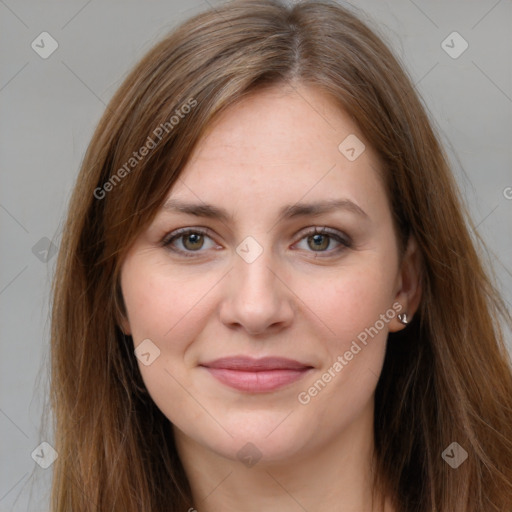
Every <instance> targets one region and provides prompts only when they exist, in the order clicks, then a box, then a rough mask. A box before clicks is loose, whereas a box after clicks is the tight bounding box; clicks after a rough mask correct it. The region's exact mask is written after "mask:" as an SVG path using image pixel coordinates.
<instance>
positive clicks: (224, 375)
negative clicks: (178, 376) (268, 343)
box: [199, 356, 313, 393]
mask: <svg viewBox="0 0 512 512" xmlns="http://www.w3.org/2000/svg"><path fill="white" fill-rule="evenodd" d="M199 366H200V367H203V368H205V369H206V370H207V371H208V372H209V373H210V374H211V375H212V376H213V377H215V378H216V379H217V380H218V381H220V382H221V383H222V384H224V385H227V386H229V387H231V388H234V389H237V390H239V391H245V392H250V393H264V392H270V391H275V390H276V389H279V388H282V387H284V386H286V385H289V384H292V383H293V382H296V381H297V380H299V379H301V378H302V377H304V376H305V375H306V374H307V373H309V372H310V371H311V370H312V369H313V366H311V365H308V364H304V363H301V362H299V361H294V360H292V359H287V358H281V357H264V358H261V359H253V358H250V357H245V356H237V357H225V358H221V359H216V360H215V361H211V362H208V363H203V364H200V365H199Z"/></svg>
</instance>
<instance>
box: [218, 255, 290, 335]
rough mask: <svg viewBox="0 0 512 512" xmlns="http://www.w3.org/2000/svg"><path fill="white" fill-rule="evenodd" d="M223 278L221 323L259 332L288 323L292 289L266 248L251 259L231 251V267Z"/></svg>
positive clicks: (252, 333) (268, 330)
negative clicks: (232, 265)
mask: <svg viewBox="0 0 512 512" xmlns="http://www.w3.org/2000/svg"><path fill="white" fill-rule="evenodd" d="M269 252H270V251H269ZM226 279H227V281H226V283H225V286H226V288H225V290H224V299H223V301H222V304H221V307H220V319H221V321H222V322H223V323H224V324H225V325H227V326H228V327H230V328H231V329H243V330H245V331H246V332H247V333H248V334H251V335H259V334H268V333H275V332H278V331H280V330H281V329H284V328H285V327H287V326H289V325H290V324H291V322H292V320H293V316H294V311H295V308H294V307H293V293H292V291H291V290H290V289H289V288H288V287H287V286H286V284H285V282H286V276H285V275H283V272H282V271H281V272H280V271H279V269H278V267H277V265H276V264H275V262H272V258H271V255H270V254H269V253H268V254H267V251H263V253H262V254H261V255H260V256H259V257H258V258H257V259H256V260H255V261H253V262H251V263H248V262H246V261H244V259H242V258H241V257H239V256H238V255H235V261H234V267H233V268H232V270H231V272H229V273H228V275H227V276H226Z"/></svg>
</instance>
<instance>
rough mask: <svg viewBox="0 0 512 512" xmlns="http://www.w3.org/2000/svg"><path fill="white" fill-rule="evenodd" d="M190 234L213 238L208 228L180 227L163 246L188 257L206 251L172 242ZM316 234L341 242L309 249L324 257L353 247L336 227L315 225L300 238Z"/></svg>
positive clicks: (348, 239) (169, 235) (169, 236)
mask: <svg viewBox="0 0 512 512" xmlns="http://www.w3.org/2000/svg"><path fill="white" fill-rule="evenodd" d="M190 234H195V235H204V236H207V237H209V238H212V237H211V233H210V230H209V229H208V228H180V229H177V230H175V231H173V232H172V233H169V234H168V235H167V236H165V238H164V239H163V240H162V246H163V247H166V248H167V249H169V250H171V251H172V252H174V253H177V254H178V255H181V256H184V257H186V258H193V257H195V256H196V253H201V252H204V251H203V250H201V249H199V250H197V251H184V250H182V249H177V248H176V247H173V246H172V243H173V242H174V241H175V240H179V239H180V238H183V237H184V236H185V235H190ZM314 235H324V236H328V237H329V238H330V239H334V240H336V241H337V242H338V243H340V244H341V247H338V249H334V250H331V251H308V252H312V253H314V254H322V253H327V254H328V256H320V257H322V258H326V257H330V256H333V255H337V254H339V253H340V252H341V251H343V250H345V249H348V248H350V247H352V242H351V240H350V238H349V237H347V236H346V235H345V236H342V235H341V234H340V233H339V232H338V231H336V230H334V229H330V228H326V227H324V228H321V229H318V228H317V227H315V228H314V229H313V230H309V231H307V232H305V233H303V235H302V237H301V238H300V239H299V242H300V241H302V240H304V239H307V238H308V237H310V236H314ZM315 257H317V256H315Z"/></svg>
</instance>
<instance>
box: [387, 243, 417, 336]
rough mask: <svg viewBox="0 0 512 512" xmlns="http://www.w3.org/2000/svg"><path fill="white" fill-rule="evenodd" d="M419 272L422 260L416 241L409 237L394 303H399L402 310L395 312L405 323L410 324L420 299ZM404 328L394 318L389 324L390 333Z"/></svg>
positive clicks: (396, 318) (398, 276) (398, 277)
mask: <svg viewBox="0 0 512 512" xmlns="http://www.w3.org/2000/svg"><path fill="white" fill-rule="evenodd" d="M421 272H422V258H421V254H420V251H419V249H418V245H417V243H416V240H415V239H414V237H413V236H412V235H411V236H410V237H409V240H408V242H407V247H406V249H405V253H404V255H403V258H402V262H401V265H400V269H399V272H398V275H397V283H396V296H395V302H398V303H400V305H401V306H402V308H401V309H400V311H397V313H399V314H403V313H405V314H406V315H407V321H408V322H410V321H411V319H412V317H413V316H414V313H416V311H417V309H418V306H419V304H420V299H421ZM405 327H406V326H405V325H404V324H403V323H402V322H401V321H400V320H399V319H398V317H395V318H394V319H393V320H392V321H391V322H390V324H389V330H390V332H396V331H400V330H402V329H404V328H405Z"/></svg>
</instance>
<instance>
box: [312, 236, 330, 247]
mask: <svg viewBox="0 0 512 512" xmlns="http://www.w3.org/2000/svg"><path fill="white" fill-rule="evenodd" d="M312 238H313V243H314V246H315V248H317V249H318V248H320V249H326V244H325V242H326V241H327V237H326V236H325V235H321V234H317V235H313V236H312Z"/></svg>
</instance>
